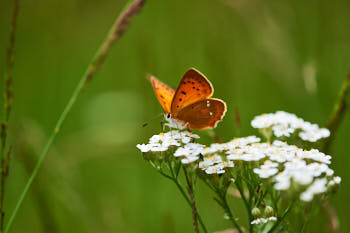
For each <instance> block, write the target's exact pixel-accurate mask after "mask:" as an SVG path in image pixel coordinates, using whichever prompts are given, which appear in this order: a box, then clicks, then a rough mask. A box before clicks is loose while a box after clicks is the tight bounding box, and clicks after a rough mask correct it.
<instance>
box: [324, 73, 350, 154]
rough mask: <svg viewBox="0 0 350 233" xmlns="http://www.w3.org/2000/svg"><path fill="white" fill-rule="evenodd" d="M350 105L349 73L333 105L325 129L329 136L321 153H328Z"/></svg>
mask: <svg viewBox="0 0 350 233" xmlns="http://www.w3.org/2000/svg"><path fill="white" fill-rule="evenodd" d="M349 103H350V73H349V74H348V76H347V77H346V78H345V80H344V83H343V87H342V89H341V91H340V93H339V96H338V99H337V101H336V102H335V104H334V107H333V112H332V113H331V115H330V117H329V119H328V122H327V124H326V128H328V129H329V131H330V132H331V135H330V136H329V137H328V138H326V139H325V140H324V145H323V148H322V151H323V152H325V153H328V152H329V149H330V146H331V144H332V142H333V140H334V139H335V136H336V133H337V131H338V128H339V126H340V123H341V122H342V120H343V119H344V116H345V113H346V109H347V107H348V106H349Z"/></svg>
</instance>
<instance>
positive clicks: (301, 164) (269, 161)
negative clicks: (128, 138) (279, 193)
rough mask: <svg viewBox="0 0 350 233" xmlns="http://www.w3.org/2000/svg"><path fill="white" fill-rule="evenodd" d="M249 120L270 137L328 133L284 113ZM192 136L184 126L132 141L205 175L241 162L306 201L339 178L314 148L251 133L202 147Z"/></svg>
mask: <svg viewBox="0 0 350 233" xmlns="http://www.w3.org/2000/svg"><path fill="white" fill-rule="evenodd" d="M252 125H253V127H256V128H268V127H272V129H273V131H274V133H275V135H276V136H281V135H284V136H289V135H290V134H291V133H293V132H294V131H295V130H296V129H301V131H300V134H299V136H300V137H302V138H303V139H304V140H309V141H316V140H318V139H319V138H322V137H326V136H328V135H329V131H328V130H327V129H320V128H318V126H317V125H312V124H311V123H309V122H305V121H303V120H302V119H300V118H297V117H296V116H295V115H293V114H289V113H285V112H277V113H275V114H266V115H262V116H258V117H256V118H255V119H254V120H253V121H252ZM283 127H285V128H283ZM305 135H308V136H305ZM304 136H305V137H304ZM198 138H199V136H198V135H196V134H193V133H191V132H188V131H179V130H171V131H169V132H167V133H161V134H159V135H154V136H152V137H151V138H150V140H149V143H148V144H142V145H140V144H138V145H137V148H138V149H140V150H141V152H144V153H146V152H163V151H167V150H168V149H169V148H173V149H174V150H172V153H173V156H174V157H176V158H179V159H181V162H182V163H183V164H193V165H194V166H195V167H197V166H198V169H201V170H203V171H204V172H205V173H206V174H209V175H211V174H223V173H225V172H226V171H227V170H228V169H232V168H233V169H234V167H235V166H237V164H238V163H240V164H242V163H243V164H245V163H246V164H249V166H250V167H251V168H252V171H253V172H254V173H255V174H257V176H259V177H260V178H261V179H267V180H269V181H270V182H271V183H272V185H274V188H275V189H277V190H288V189H289V188H290V187H291V186H293V187H299V190H300V191H301V195H300V199H301V200H303V201H311V200H312V199H313V197H314V196H315V195H318V194H321V193H324V192H326V191H327V190H328V187H330V186H333V185H336V184H339V183H340V182H341V179H340V177H333V173H334V171H333V170H332V169H330V168H329V167H328V165H329V164H330V163H331V156H329V155H326V154H324V153H322V152H320V151H318V150H317V149H312V150H303V149H301V148H299V147H297V146H294V145H288V144H287V143H285V142H282V141H279V140H275V141H273V143H268V142H260V138H258V137H256V136H249V137H242V138H235V139H233V140H232V141H229V142H227V143H214V144H211V145H210V146H204V145H202V144H199V143H196V142H194V141H195V139H198ZM259 221H260V222H264V221H265V220H259ZM259 221H258V220H256V222H255V223H252V224H257V223H260V222H259Z"/></svg>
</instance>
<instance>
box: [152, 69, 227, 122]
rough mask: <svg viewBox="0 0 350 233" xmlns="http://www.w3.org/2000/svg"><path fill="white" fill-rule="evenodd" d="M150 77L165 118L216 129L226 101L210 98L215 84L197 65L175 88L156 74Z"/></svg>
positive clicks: (223, 113) (223, 112)
mask: <svg viewBox="0 0 350 233" xmlns="http://www.w3.org/2000/svg"><path fill="white" fill-rule="evenodd" d="M149 80H150V82H151V84H152V86H153V90H154V92H155V94H156V97H157V99H158V101H159V103H160V104H161V105H162V107H163V109H164V111H165V113H166V114H165V116H166V118H167V119H174V120H175V121H177V122H180V123H182V124H183V125H185V126H186V127H187V128H189V129H211V128H215V127H216V125H217V124H218V122H220V121H221V119H222V118H223V117H224V115H225V113H226V103H225V102H224V101H222V100H220V99H215V98H211V96H212V95H213V93H214V89H213V86H212V85H211V83H210V81H209V80H208V79H207V78H206V77H205V76H204V75H203V74H201V73H200V72H199V71H198V70H196V69H194V68H190V69H189V70H187V71H186V73H185V74H184V75H183V77H182V79H181V81H180V83H179V85H178V87H177V89H176V90H174V89H172V88H171V87H169V86H167V85H166V84H164V83H162V82H161V81H159V80H158V79H156V78H155V77H153V76H150V77H149Z"/></svg>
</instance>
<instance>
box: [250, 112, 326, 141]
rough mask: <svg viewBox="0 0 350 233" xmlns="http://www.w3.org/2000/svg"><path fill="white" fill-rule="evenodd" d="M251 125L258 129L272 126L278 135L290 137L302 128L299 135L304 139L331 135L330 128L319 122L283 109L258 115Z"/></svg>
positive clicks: (308, 139) (315, 139) (315, 138)
mask: <svg viewBox="0 0 350 233" xmlns="http://www.w3.org/2000/svg"><path fill="white" fill-rule="evenodd" d="M251 125H252V126H253V127H254V128H257V129H264V128H270V127H271V128H272V131H273V133H274V135H275V136H276V137H282V136H286V137H290V136H291V134H293V133H294V132H295V130H296V129H299V130H301V131H300V133H299V137H300V138H301V139H302V140H304V141H310V142H316V141H318V140H319V139H321V138H326V137H329V135H330V132H329V130H328V129H326V128H319V126H318V125H317V124H311V123H310V122H307V121H304V120H303V119H301V118H298V117H297V116H296V115H294V114H291V113H287V112H283V111H277V112H276V113H269V114H263V115H260V116H256V117H255V118H254V119H253V120H252V122H251Z"/></svg>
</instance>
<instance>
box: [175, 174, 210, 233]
mask: <svg viewBox="0 0 350 233" xmlns="http://www.w3.org/2000/svg"><path fill="white" fill-rule="evenodd" d="M172 181H173V182H174V183H175V184H176V187H177V188H178V189H179V190H180V192H181V194H182V196H183V197H184V198H185V200H186V202H187V204H188V205H189V206H190V208H192V202H191V200H190V198H188V196H187V194H186V192H185V190H184V188H183V187H182V185H181V184H180V182H179V181H178V180H177V179H172ZM197 217H198V221H199V224H200V225H201V227H202V230H203V231H204V232H205V233H208V230H207V228H206V226H205V224H204V222H203V219H202V217H201V215H200V214H199V213H198V212H197Z"/></svg>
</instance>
